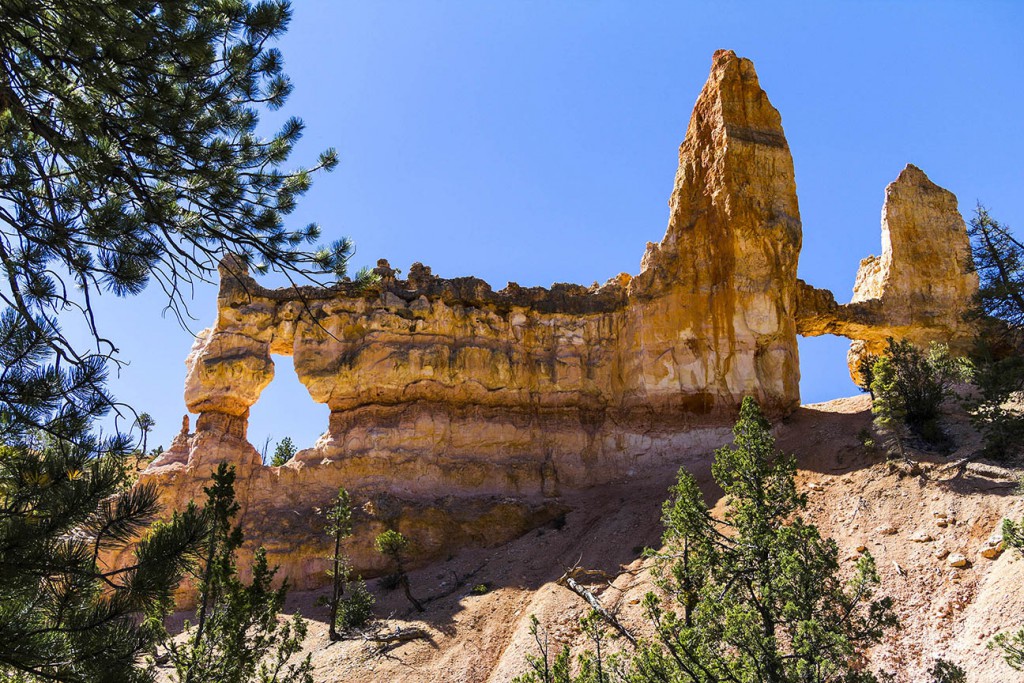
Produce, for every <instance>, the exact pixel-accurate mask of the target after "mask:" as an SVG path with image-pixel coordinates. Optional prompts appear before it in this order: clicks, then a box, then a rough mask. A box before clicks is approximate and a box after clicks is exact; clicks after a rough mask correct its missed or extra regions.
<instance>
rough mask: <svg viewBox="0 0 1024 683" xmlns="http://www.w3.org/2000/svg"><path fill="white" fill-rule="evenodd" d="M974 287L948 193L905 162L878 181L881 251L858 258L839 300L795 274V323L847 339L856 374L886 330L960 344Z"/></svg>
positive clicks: (806, 330) (962, 229)
mask: <svg viewBox="0 0 1024 683" xmlns="http://www.w3.org/2000/svg"><path fill="white" fill-rule="evenodd" d="M977 291H978V275H977V273H975V272H974V268H973V263H972V260H971V245H970V239H969V237H968V235H967V226H966V224H965V223H964V219H963V217H962V216H961V215H960V211H959V210H958V208H957V201H956V196H955V195H954V194H953V193H952V192H950V191H948V190H944V189H943V188H941V187H939V186H938V185H936V184H935V183H933V182H932V181H931V180H929V179H928V176H926V175H925V174H924V172H923V171H922V170H921V169H919V168H917V167H916V166H914V165H908V166H907V167H906V168H904V169H903V171H902V172H901V173H900V175H899V177H897V178H896V180H894V181H893V182H892V183H890V184H889V186H888V187H887V188H885V204H884V205H883V207H882V255H881V256H869V257H868V258H866V259H864V260H863V261H861V263H860V269H859V270H858V271H857V280H856V284H855V285H854V289H853V298H852V299H851V301H850V303H849V304H847V305H845V306H839V305H837V304H836V302H835V297H833V296H832V294H831V292H827V291H825V290H819V289H815V288H813V287H810V286H808V285H806V284H805V283H803V282H801V283H800V294H799V296H798V298H799V300H800V305H799V307H798V308H799V311H798V317H797V325H798V329H799V332H800V334H802V335H805V336H814V335H819V334H839V335H843V336H846V337H850V338H851V339H853V340H854V341H853V343H852V344H851V347H850V353H849V357H848V360H849V365H850V374H851V376H853V378H854V381H858V380H859V376H858V372H857V363H858V361H859V360H860V358H861V357H862V356H863V355H864V354H866V353H872V354H879V353H881V352H882V351H883V350H884V349H885V345H886V339H887V338H888V337H893V338H895V339H907V340H909V341H910V342H912V343H914V344H915V345H918V346H921V347H926V346H927V345H928V344H929V343H931V342H933V341H939V342H944V343H947V344H949V345H950V346H951V347H952V348H953V350H954V351H967V350H968V349H967V348H966V347H967V345H968V344H969V343H970V339H971V338H972V335H973V329H972V327H971V324H970V323H969V322H968V321H967V320H965V314H966V313H967V311H968V310H969V309H970V307H971V304H972V299H973V297H974V295H975V293H976V292H977Z"/></svg>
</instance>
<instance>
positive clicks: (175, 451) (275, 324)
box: [142, 51, 977, 586]
mask: <svg viewBox="0 0 1024 683" xmlns="http://www.w3.org/2000/svg"><path fill="white" fill-rule="evenodd" d="M669 203H670V216H669V224H668V229H667V231H666V233H665V236H664V238H663V239H662V241H661V242H660V243H658V244H650V243H649V244H648V245H647V250H646V253H645V254H644V256H643V260H642V263H641V270H640V273H639V274H638V275H636V276H635V277H630V276H629V275H626V274H622V275H619V276H617V277H615V278H612V279H611V280H609V281H608V282H606V283H605V284H604V285H602V286H600V287H592V288H585V287H581V286H578V285H566V284H558V285H554V286H552V287H551V289H543V288H522V287H519V286H518V285H515V284H514V283H510V284H509V285H508V286H507V287H506V288H505V289H502V290H501V291H497V292H495V291H493V290H492V289H491V288H490V287H489V286H488V285H487V284H486V283H485V282H483V281H481V280H478V279H475V278H468V277H467V278H458V279H452V280H448V279H441V278H439V277H437V276H434V275H433V274H432V273H431V271H430V269H429V268H427V267H425V266H423V265H421V264H414V265H413V266H412V267H411V268H410V270H409V275H408V279H406V280H401V279H397V278H396V277H395V271H393V270H392V269H391V268H390V266H389V265H388V263H387V262H386V261H383V260H382V261H380V262H379V263H378V268H377V273H378V275H380V278H381V279H380V282H379V284H377V285H374V286H372V287H369V288H359V287H357V286H356V285H354V284H349V283H341V284H338V285H335V286H334V287H330V288H326V289H316V288H300V289H283V290H267V289H264V288H262V287H260V286H259V285H258V284H257V283H256V282H255V281H254V280H252V279H251V278H250V277H249V276H248V274H247V273H246V272H245V269H244V267H242V266H241V265H240V261H238V260H236V259H233V258H228V259H226V260H225V261H224V262H223V264H222V266H221V289H220V295H219V298H218V318H217V321H216V324H215V325H214V326H213V327H212V328H210V329H208V330H205V331H204V332H202V333H201V334H200V335H199V337H198V338H197V340H196V343H195V346H194V347H193V350H192V353H191V355H190V356H189V358H188V361H187V364H188V377H187V380H186V388H185V399H186V404H187V406H188V408H189V410H190V411H192V412H194V413H198V414H199V419H198V422H197V424H196V431H195V433H194V434H190V433H189V432H188V429H187V425H186V428H185V429H184V430H183V433H182V435H181V436H180V437H179V438H178V439H176V441H175V443H174V445H173V447H172V448H171V449H169V451H168V452H167V453H165V454H164V455H163V456H162V457H161V458H159V459H158V460H157V461H155V462H154V463H153V464H152V466H151V467H150V468H149V470H147V471H146V472H145V473H144V474H143V476H142V479H143V480H145V481H153V482H157V483H158V484H159V485H160V486H161V490H162V491H163V492H164V493H163V495H164V499H165V502H166V503H167V504H168V506H169V507H172V508H176V507H180V506H181V505H183V504H184V503H185V502H186V501H187V500H188V499H190V498H193V497H201V488H202V485H203V483H204V481H205V478H206V477H207V476H208V475H209V472H210V471H211V470H212V468H213V467H215V466H216V464H217V463H219V462H230V463H232V464H234V466H235V467H236V468H237V469H238V474H239V498H240V501H241V503H242V507H243V519H244V525H245V527H246V528H247V530H248V531H249V533H250V537H251V538H252V539H253V542H254V543H256V542H258V543H260V544H262V545H265V546H267V547H268V550H269V554H270V557H271V560H272V561H273V562H277V563H280V564H282V566H283V572H284V573H285V574H286V575H288V576H289V577H290V578H291V580H292V581H293V582H294V583H297V584H299V585H300V586H302V585H310V584H312V583H316V582H317V581H318V578H317V577H319V576H320V573H319V569H321V568H322V566H323V561H322V560H321V559H320V557H321V556H322V555H323V553H324V551H325V548H326V544H325V541H326V537H324V536H323V535H322V533H321V532H320V531H319V529H320V527H321V526H322V522H321V521H319V520H318V518H316V516H315V514H314V508H316V507H318V506H322V505H325V504H326V503H327V502H328V501H329V500H330V499H331V498H332V497H333V495H334V493H335V492H336V491H337V489H338V487H339V486H344V487H346V488H347V489H349V491H350V492H352V493H353V494H354V497H355V499H356V501H357V502H358V504H359V505H360V506H361V507H360V511H359V514H360V518H361V521H360V523H358V524H357V528H358V529H360V533H359V534H358V535H357V537H356V538H355V539H353V541H352V542H351V544H350V553H351V554H352V555H353V561H354V563H355V565H356V566H357V568H358V569H359V570H360V571H364V572H367V571H368V572H373V571H380V570H381V565H380V564H379V562H378V560H376V559H375V558H374V557H373V556H372V554H371V553H370V552H369V550H368V549H369V540H370V539H371V538H372V536H373V535H374V534H375V533H377V532H379V531H381V530H383V529H384V528H386V527H393V528H398V529H399V530H400V531H402V532H403V533H406V534H407V535H409V536H410V537H411V538H412V539H413V541H414V545H415V547H416V548H417V549H418V550H417V552H418V555H419V557H420V558H421V559H426V558H430V557H437V556H439V555H442V554H443V553H446V552H449V551H450V550H451V549H453V548H455V547H458V546H460V545H464V544H467V543H472V544H477V545H480V544H483V545H486V544H491V543H500V542H504V541H506V540H508V539H509V538H511V537H514V536H516V535H518V534H521V533H523V532H524V531H525V530H527V529H529V528H531V527H532V526H536V525H537V524H540V523H543V522H545V521H548V520H550V519H552V518H553V517H555V516H557V515H558V514H561V513H562V512H563V511H564V508H561V507H560V506H559V504H558V496H559V493H560V492H561V491H564V490H566V489H580V488H584V487H588V486H593V485H599V484H602V483H607V482H610V481H614V480H619V479H622V478H624V477H628V476H630V475H631V474H632V473H634V472H636V471H637V470H638V469H641V468H644V467H646V466H649V465H652V464H661V463H663V462H665V461H677V460H679V459H681V458H684V457H686V456H688V455H693V454H701V453H709V452H710V450H711V449H712V448H713V447H715V446H717V445H719V444H720V443H723V442H724V441H726V440H727V439H728V435H729V425H730V424H731V422H732V420H733V416H734V414H735V411H736V408H737V406H738V405H739V403H740V401H741V400H742V398H743V397H744V396H746V395H753V396H755V397H756V398H757V399H758V400H759V401H760V402H761V404H762V406H763V407H764V408H765V410H766V411H767V412H768V413H769V414H771V415H773V416H782V415H785V414H788V413H789V412H791V411H793V410H794V409H795V408H796V407H797V406H798V405H799V402H800V396H799V379H800V370H799V361H798V355H797V334H798V333H799V334H804V335H815V334H825V333H831V334H841V335H845V336H848V337H850V338H851V339H854V340H855V349H854V351H853V352H852V353H853V357H855V356H856V354H857V353H861V352H863V351H864V350H865V349H866V350H869V351H871V350H877V348H878V345H879V344H880V343H882V342H884V339H885V337H886V336H889V335H896V336H905V337H909V338H911V339H912V340H913V341H915V342H917V343H925V342H927V341H930V340H933V339H944V340H945V339H949V338H951V337H952V338H953V339H954V341H956V340H958V339H960V338H964V337H965V336H966V335H967V334H968V332H969V330H967V328H966V327H965V325H964V324H963V323H962V322H961V317H962V313H963V311H964V310H965V309H966V307H967V306H968V305H969V301H970V297H971V295H972V294H973V292H974V291H975V290H976V289H977V278H976V277H975V276H974V275H973V274H971V273H970V272H969V265H970V257H969V256H970V252H969V247H968V243H967V235H966V229H965V226H964V222H963V219H962V218H961V217H960V214H959V213H958V211H957V206H956V198H955V197H953V195H952V194H950V193H949V192H947V191H945V190H942V189H941V188H938V187H937V186H935V185H934V184H932V183H931V182H930V181H929V180H928V179H927V177H925V176H924V174H923V173H922V172H921V171H919V170H918V169H916V168H915V167H913V166H908V167H907V169H906V170H904V171H903V173H901V174H900V177H899V178H898V179H897V180H896V181H895V182H894V183H893V184H892V185H890V186H889V188H888V189H887V192H886V204H885V209H884V211H883V224H882V230H883V253H882V256H881V257H871V258H869V259H866V260H865V261H864V262H863V263H862V264H861V272H860V274H859V275H858V279H857V288H856V291H855V296H854V300H853V301H852V302H851V303H850V304H847V305H844V306H840V305H838V304H836V302H835V298H834V296H832V294H831V293H830V292H827V291H825V290H817V289H814V288H813V287H810V286H808V285H806V284H804V283H803V282H801V281H799V280H798V279H797V277H796V273H797V260H798V257H799V253H800V246H801V224H800V211H799V207H798V203H797V196H796V184H795V180H794V172H793V161H792V157H791V155H790V151H789V146H788V144H787V142H786V138H785V135H784V134H783V130H782V122H781V117H780V116H779V113H778V111H776V109H775V108H774V107H773V106H772V105H771V103H770V102H769V100H768V97H767V95H766V94H765V92H764V91H763V90H762V89H761V87H760V85H759V83H758V79H757V74H756V73H755V71H754V66H753V64H752V63H751V62H750V61H749V60H746V59H741V58H739V57H737V56H736V55H735V54H734V53H732V52H729V51H719V52H717V53H715V57H714V62H713V65H712V69H711V75H710V78H709V79H708V82H707V84H706V85H705V86H704V89H703V91H702V92H701V94H700V96H699V97H698V99H697V103H696V105H695V107H694V111H693V115H692V117H691V119H690V124H689V127H688V129H687V133H686V139H685V141H684V142H683V144H682V146H681V148H680V151H679V170H678V172H677V174H676V182H675V187H674V189H673V192H672V196H671V199H670V202H669ZM271 354H279V355H284V356H291V357H292V358H293V360H294V364H295V370H296V372H297V374H298V377H299V379H300V380H301V381H302V383H303V384H304V385H305V386H306V387H307V389H308V390H309V393H310V396H311V398H312V400H314V401H316V402H319V403H325V404H327V405H328V406H329V407H330V409H331V413H330V421H329V424H328V425H327V430H326V432H325V433H324V435H323V436H322V437H321V439H320V440H319V441H318V442H317V444H316V445H315V446H314V447H313V448H311V449H307V450H304V451H300V452H299V453H298V454H297V456H296V457H295V459H294V460H293V461H292V462H290V463H288V464H287V465H285V466H283V467H280V468H270V467H264V466H263V465H262V463H261V462H260V458H259V455H258V454H257V452H256V450H255V449H254V448H253V447H252V446H251V445H250V444H249V443H248V442H247V441H246V428H247V419H248V414H249V408H250V407H251V406H252V405H253V404H254V403H255V402H256V401H257V399H258V398H259V395H260V392H262V391H263V389H265V388H266V386H267V385H268V384H269V383H270V381H271V380H272V379H273V376H274V363H273V361H272V359H271Z"/></svg>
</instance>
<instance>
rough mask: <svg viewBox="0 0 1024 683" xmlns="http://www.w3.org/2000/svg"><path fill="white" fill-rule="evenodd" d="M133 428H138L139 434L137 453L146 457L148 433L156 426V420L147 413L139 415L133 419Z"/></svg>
mask: <svg viewBox="0 0 1024 683" xmlns="http://www.w3.org/2000/svg"><path fill="white" fill-rule="evenodd" d="M135 426H136V427H138V428H139V433H140V434H141V438H140V443H139V452H140V453H141V454H142V455H146V453H147V452H148V451H147V450H146V445H147V441H148V440H149V433H150V432H151V431H153V427H155V426H156V420H154V419H153V416H152V415H150V414H149V413H139V416H138V417H137V418H135Z"/></svg>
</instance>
